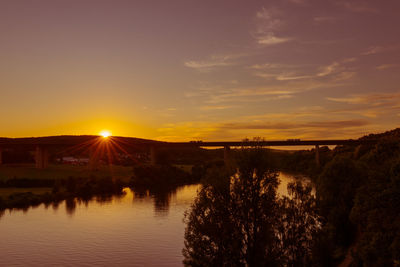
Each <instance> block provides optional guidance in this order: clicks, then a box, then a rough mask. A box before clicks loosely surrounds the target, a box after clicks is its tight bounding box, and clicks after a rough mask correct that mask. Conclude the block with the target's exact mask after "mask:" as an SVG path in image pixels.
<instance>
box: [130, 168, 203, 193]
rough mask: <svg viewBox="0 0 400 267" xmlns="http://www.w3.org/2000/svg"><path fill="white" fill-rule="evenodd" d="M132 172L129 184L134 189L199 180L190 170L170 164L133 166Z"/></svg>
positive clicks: (169, 185) (168, 186)
mask: <svg viewBox="0 0 400 267" xmlns="http://www.w3.org/2000/svg"><path fill="white" fill-rule="evenodd" d="M133 172H134V175H133V176H132V179H131V181H130V185H131V186H133V187H134V188H135V189H136V188H137V189H144V188H148V189H155V188H164V189H165V188H174V187H177V186H180V185H185V184H192V183H195V182H199V179H197V178H196V177H195V176H193V175H192V174H191V172H190V173H189V172H188V171H187V170H186V171H185V170H183V169H181V168H178V167H175V166H171V165H156V166H150V165H141V166H136V167H134V169H133Z"/></svg>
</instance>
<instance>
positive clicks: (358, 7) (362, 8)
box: [336, 0, 379, 13]
mask: <svg viewBox="0 0 400 267" xmlns="http://www.w3.org/2000/svg"><path fill="white" fill-rule="evenodd" d="M336 4H338V5H340V6H343V7H344V8H345V9H347V10H349V11H352V12H356V13H379V9H378V8H376V7H373V6H371V5H369V3H367V2H365V1H353V0H346V1H338V2H336Z"/></svg>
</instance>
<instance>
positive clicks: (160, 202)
mask: <svg viewBox="0 0 400 267" xmlns="http://www.w3.org/2000/svg"><path fill="white" fill-rule="evenodd" d="M303 178H304V177H303ZM280 179H281V185H280V186H279V189H278V193H279V194H287V191H286V185H287V183H288V182H290V181H293V179H295V178H294V176H293V175H289V174H282V173H281V174H280ZM199 188H200V185H190V186H183V187H180V188H178V189H177V190H176V191H174V192H169V193H164V194H151V193H149V192H141V193H138V192H133V191H132V190H131V189H129V188H126V189H124V191H125V192H126V194H125V195H124V196H122V197H112V198H110V199H94V200H90V201H88V202H77V201H69V202H66V201H63V202H61V203H59V205H50V206H47V207H45V206H44V205H43V204H42V205H40V206H38V207H35V208H29V209H28V210H27V211H22V210H13V211H11V212H10V211H9V210H7V211H5V213H4V214H3V215H2V217H1V218H0V266H28V265H29V266H48V265H58V266H60V265H62V266H77V265H79V266H92V265H98V266H179V265H182V260H183V256H182V248H183V240H184V231H185V224H184V223H183V217H184V216H183V214H184V212H185V211H186V210H188V209H189V208H190V205H191V203H192V202H193V200H194V198H195V197H196V193H197V190H198V189H199Z"/></svg>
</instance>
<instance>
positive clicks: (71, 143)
mask: <svg viewBox="0 0 400 267" xmlns="http://www.w3.org/2000/svg"><path fill="white" fill-rule="evenodd" d="M108 141H111V142H116V141H117V142H119V143H120V144H123V145H131V146H135V147H142V148H146V149H147V150H148V151H149V152H150V162H151V164H156V153H157V149H158V148H161V147H176V148H179V147H223V148H224V159H225V160H226V161H228V159H229V151H230V149H231V147H254V146H259V147H271V146H315V159H316V163H317V164H318V165H319V146H333V145H362V144H375V143H376V142H377V141H376V140H370V139H358V140H353V139H336V140H300V139H289V140H286V141H248V140H246V141H227V142H225V141H221V142H203V141H191V142H160V141H153V140H146V139H138V138H130V137H110V139H109V140H107V139H102V137H99V136H52V137H38V138H0V164H2V162H3V161H2V151H3V150H4V149H10V148H11V149H12V148H24V149H30V150H34V151H35V161H36V167H37V168H39V169H43V168H46V167H47V166H48V158H49V149H50V148H53V149H54V148H56V149H61V148H69V147H77V146H81V147H83V146H87V147H90V146H92V145H94V144H96V143H97V144H98V143H101V142H103V143H105V142H108ZM90 155H91V156H90V158H91V160H90V161H91V162H96V159H95V158H96V157H95V156H92V153H90ZM93 164H95V163H93ZM93 164H91V165H93Z"/></svg>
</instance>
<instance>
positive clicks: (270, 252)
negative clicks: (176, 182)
mask: <svg viewBox="0 0 400 267" xmlns="http://www.w3.org/2000/svg"><path fill="white" fill-rule="evenodd" d="M270 166H271V164H270V160H269V157H268V154H267V153H266V151H265V150H264V149H262V148H261V147H255V148H252V149H242V150H241V151H240V153H238V158H237V161H236V164H235V167H236V168H234V172H233V174H232V171H229V170H227V169H225V170H221V169H214V170H213V171H211V172H210V173H208V179H206V182H205V184H204V186H203V187H202V189H201V190H200V192H199V194H198V196H197V198H196V200H195V202H194V204H193V205H192V208H191V211H190V213H187V214H186V216H185V221H186V223H187V227H186V231H185V248H184V249H183V254H184V257H185V259H184V264H185V265H186V266H281V265H282V264H283V265H288V266H295V265H296V266H302V265H305V264H306V263H307V262H309V259H310V257H311V256H310V254H311V246H312V236H313V234H315V232H316V231H317V229H318V219H317V218H318V217H317V216H316V213H315V210H313V209H314V208H315V199H314V197H313V196H311V188H310V187H303V186H302V185H301V183H296V184H291V185H289V193H290V194H291V196H292V198H290V197H288V198H284V199H282V200H280V199H278V197H277V193H276V191H277V187H278V184H279V182H278V173H277V172H276V171H274V170H273V169H272V168H271V167H270Z"/></svg>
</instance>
